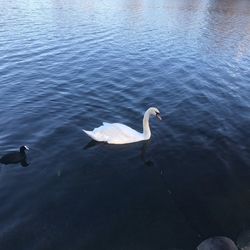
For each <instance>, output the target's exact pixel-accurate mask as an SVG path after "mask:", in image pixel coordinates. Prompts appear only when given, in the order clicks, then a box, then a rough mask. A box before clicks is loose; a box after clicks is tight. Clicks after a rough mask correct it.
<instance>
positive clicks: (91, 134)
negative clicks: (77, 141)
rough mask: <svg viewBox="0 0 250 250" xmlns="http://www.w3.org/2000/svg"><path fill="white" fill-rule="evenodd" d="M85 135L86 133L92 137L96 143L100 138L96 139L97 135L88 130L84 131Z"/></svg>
mask: <svg viewBox="0 0 250 250" xmlns="http://www.w3.org/2000/svg"><path fill="white" fill-rule="evenodd" d="M82 131H83V132H84V133H86V134H87V135H88V136H89V137H91V138H92V139H94V140H95V141H99V140H98V138H96V135H95V133H93V131H88V130H84V129H83V130H82Z"/></svg>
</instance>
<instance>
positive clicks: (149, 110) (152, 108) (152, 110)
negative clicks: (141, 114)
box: [147, 107, 162, 120]
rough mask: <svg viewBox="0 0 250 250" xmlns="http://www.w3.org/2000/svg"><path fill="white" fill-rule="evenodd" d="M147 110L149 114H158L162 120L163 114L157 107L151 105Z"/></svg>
mask: <svg viewBox="0 0 250 250" xmlns="http://www.w3.org/2000/svg"><path fill="white" fill-rule="evenodd" d="M147 112H149V115H153V116H156V117H157V118H158V119H159V120H161V119H162V118H161V115H160V111H159V109H157V108H154V107H151V108H149V109H148V110H147Z"/></svg>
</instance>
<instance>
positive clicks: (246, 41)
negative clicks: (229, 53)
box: [236, 25, 250, 61]
mask: <svg viewBox="0 0 250 250" xmlns="http://www.w3.org/2000/svg"><path fill="white" fill-rule="evenodd" d="M244 34H245V36H244V37H243V39H242V40H241V41H239V44H238V49H237V54H236V60H237V61H240V60H241V59H242V58H243V57H246V56H249V55H250V25H249V26H248V27H246V28H245V32H244Z"/></svg>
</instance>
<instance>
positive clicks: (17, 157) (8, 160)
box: [0, 146, 29, 167]
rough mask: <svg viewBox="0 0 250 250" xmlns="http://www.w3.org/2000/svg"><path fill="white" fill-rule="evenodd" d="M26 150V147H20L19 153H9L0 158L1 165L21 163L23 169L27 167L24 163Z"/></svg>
mask: <svg viewBox="0 0 250 250" xmlns="http://www.w3.org/2000/svg"><path fill="white" fill-rule="evenodd" d="M26 150H29V148H28V147H27V146H21V147H20V150H19V152H18V151H13V152H9V153H8V154H6V155H4V156H3V157H2V158H0V163H3V164H14V163H21V165H22V166H24V167H26V166H28V165H29V164H28V163H27V162H26V153H25V151H26Z"/></svg>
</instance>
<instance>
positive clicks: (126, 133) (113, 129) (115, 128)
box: [83, 108, 161, 144]
mask: <svg viewBox="0 0 250 250" xmlns="http://www.w3.org/2000/svg"><path fill="white" fill-rule="evenodd" d="M151 115H155V116H157V117H158V118H159V119H161V117H160V112H159V110H158V109H157V108H149V109H148V110H147V111H146V112H145V114H144V117H143V133H140V132H137V131H136V130H134V129H132V128H130V127H128V126H126V125H124V124H121V123H106V122H103V125H102V126H100V127H98V128H95V129H94V130H93V131H86V130H84V129H83V131H84V132H85V133H86V134H87V135H88V136H90V137H91V138H92V139H94V140H95V141H100V142H107V143H109V144H126V143H132V142H138V141H144V140H148V139H149V138H150V137H151V131H150V127H149V118H150V116H151Z"/></svg>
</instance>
